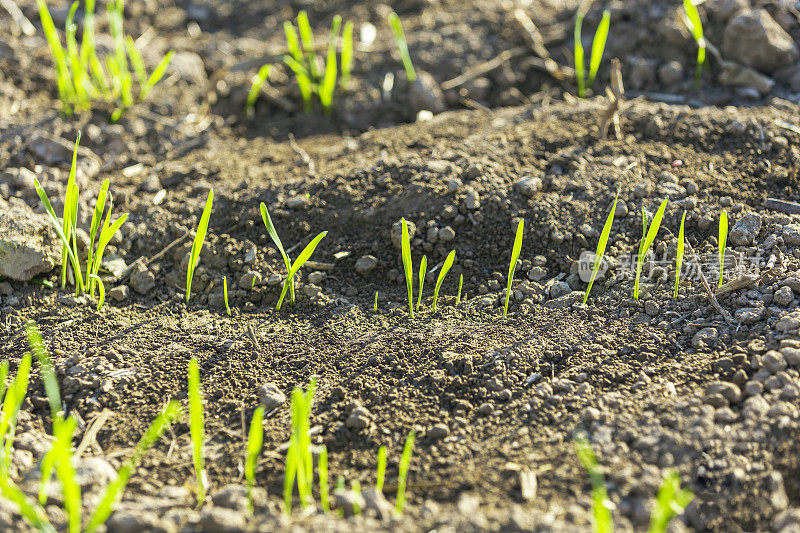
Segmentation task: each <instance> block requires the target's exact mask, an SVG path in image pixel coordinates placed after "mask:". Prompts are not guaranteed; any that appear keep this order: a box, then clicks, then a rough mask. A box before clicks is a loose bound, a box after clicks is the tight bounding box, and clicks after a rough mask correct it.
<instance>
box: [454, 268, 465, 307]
mask: <svg viewBox="0 0 800 533" xmlns="http://www.w3.org/2000/svg"><path fill="white" fill-rule="evenodd" d="M463 287H464V274H461V275H460V276H459V277H458V293H457V294H456V305H458V304H460V303H461V289H462V288H463Z"/></svg>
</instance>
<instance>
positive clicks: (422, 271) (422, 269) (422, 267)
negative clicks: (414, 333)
mask: <svg viewBox="0 0 800 533" xmlns="http://www.w3.org/2000/svg"><path fill="white" fill-rule="evenodd" d="M427 275H428V256H427V255H423V256H422V261H420V263H419V292H418V293H417V307H416V308H415V310H416V311H419V306H420V304H422V289H423V287H425V276H427Z"/></svg>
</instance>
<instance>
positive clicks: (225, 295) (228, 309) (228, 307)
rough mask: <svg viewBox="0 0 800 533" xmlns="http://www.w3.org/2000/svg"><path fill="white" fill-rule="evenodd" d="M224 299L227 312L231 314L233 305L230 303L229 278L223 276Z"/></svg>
mask: <svg viewBox="0 0 800 533" xmlns="http://www.w3.org/2000/svg"><path fill="white" fill-rule="evenodd" d="M222 299H223V300H225V314H227V315H228V316H231V307H230V306H229V305H228V278H227V277H225V276H222Z"/></svg>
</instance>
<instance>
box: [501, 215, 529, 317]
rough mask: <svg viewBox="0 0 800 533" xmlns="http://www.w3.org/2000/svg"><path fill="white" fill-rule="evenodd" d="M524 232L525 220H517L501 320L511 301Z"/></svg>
mask: <svg viewBox="0 0 800 533" xmlns="http://www.w3.org/2000/svg"><path fill="white" fill-rule="evenodd" d="M524 230H525V219H524V218H521V219H519V224H517V235H516V236H515V237H514V247H513V248H512V249H511V262H510V263H509V265H508V285H506V304H505V306H503V318H505V317H506V315H507V314H508V302H509V300H511V282H512V281H514V270H516V268H517V259H519V254H520V252H521V251H522V234H523V232H524Z"/></svg>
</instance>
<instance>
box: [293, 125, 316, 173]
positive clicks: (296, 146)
mask: <svg viewBox="0 0 800 533" xmlns="http://www.w3.org/2000/svg"><path fill="white" fill-rule="evenodd" d="M289 146H291V147H292V150H294V151H295V152H297V154H298V155H299V156H300V159H302V160H303V162H304V163H305V164H306V165H307V166H308V173H309V174H310V175H311V176H316V175H317V167H316V165H314V161H312V160H311V157H309V155H308V152H306V151H305V150H303V148H302V147H301V146H300V145H299V144H297V140H295V138H294V134H293V133H290V134H289Z"/></svg>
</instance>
